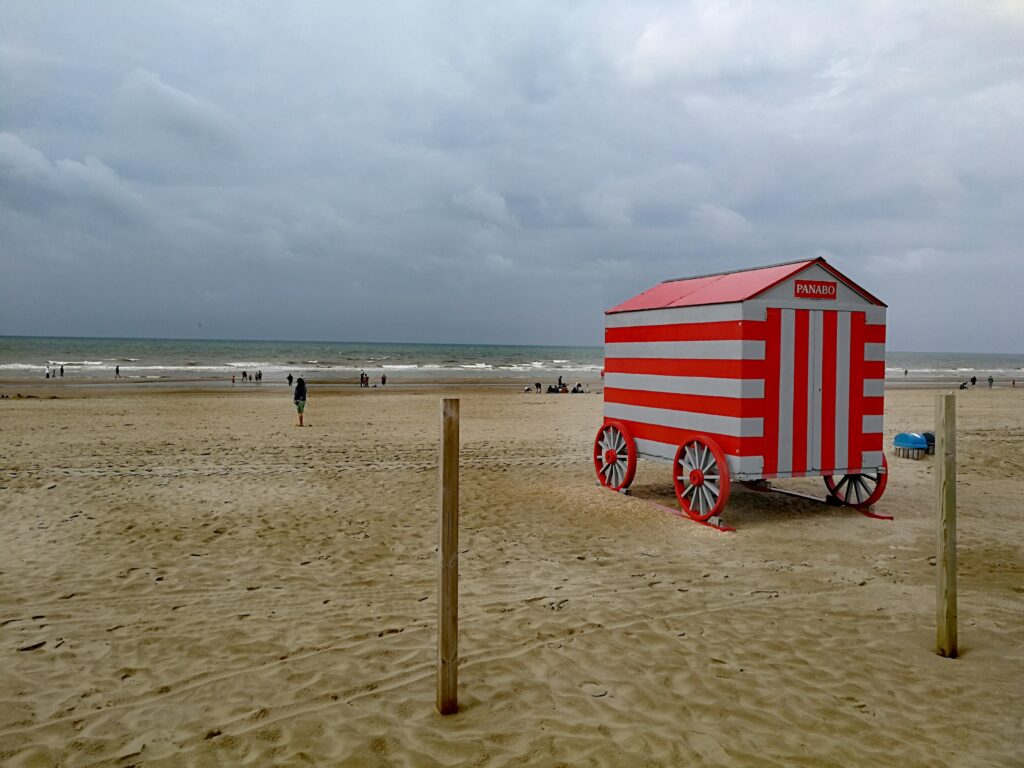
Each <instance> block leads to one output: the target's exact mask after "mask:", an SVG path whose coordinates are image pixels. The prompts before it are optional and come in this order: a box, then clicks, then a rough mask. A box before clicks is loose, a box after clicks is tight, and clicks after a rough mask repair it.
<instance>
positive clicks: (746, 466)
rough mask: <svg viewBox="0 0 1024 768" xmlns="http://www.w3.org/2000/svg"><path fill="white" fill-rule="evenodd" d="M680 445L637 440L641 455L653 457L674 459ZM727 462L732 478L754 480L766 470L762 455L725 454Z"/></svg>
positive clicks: (665, 459)
mask: <svg viewBox="0 0 1024 768" xmlns="http://www.w3.org/2000/svg"><path fill="white" fill-rule="evenodd" d="M678 449H679V446H678V445H671V444H669V443H659V442H657V441H655V440H640V439H637V441H636V450H637V452H638V453H639V454H640V455H641V456H645V457H647V458H651V459H661V460H664V461H673V460H675V457H676V451H677V450H678ZM725 463H726V464H727V465H728V466H729V476H730V479H732V480H752V479H756V478H758V477H760V476H761V474H762V471H763V470H764V459H763V458H762V457H760V456H730V455H729V454H726V455H725Z"/></svg>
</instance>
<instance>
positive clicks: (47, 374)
mask: <svg viewBox="0 0 1024 768" xmlns="http://www.w3.org/2000/svg"><path fill="white" fill-rule="evenodd" d="M46 378H48V379H56V378H57V370H56V369H54V371H53V373H50V366H46ZM60 378H62V379H63V378H64V366H63V365H62V366H61V367H60Z"/></svg>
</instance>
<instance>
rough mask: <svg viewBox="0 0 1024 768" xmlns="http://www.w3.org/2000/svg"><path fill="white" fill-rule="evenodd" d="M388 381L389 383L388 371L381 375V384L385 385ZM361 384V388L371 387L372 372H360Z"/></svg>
mask: <svg viewBox="0 0 1024 768" xmlns="http://www.w3.org/2000/svg"><path fill="white" fill-rule="evenodd" d="M387 383H388V375H387V374H386V373H382V374H381V375H380V385H381V386H382V387H383V386H385V385H386V384H387ZM359 386H360V388H365V389H369V388H370V374H368V373H367V372H366V371H360V372H359Z"/></svg>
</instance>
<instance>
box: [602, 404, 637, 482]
mask: <svg viewBox="0 0 1024 768" xmlns="http://www.w3.org/2000/svg"><path fill="white" fill-rule="evenodd" d="M594 470H595V471H596V472H597V479H598V480H599V481H600V482H601V485H603V486H604V487H605V488H611V489H612V490H613V491H621V490H623V489H624V488H629V486H630V484H631V483H632V482H633V476H634V475H635V474H636V441H635V440H634V439H633V436H632V435H631V434H629V430H628V429H626V426H625V425H624V424H622V423H621V422H618V421H609V422H608V423H606V424H604V425H603V426H602V427H601V428H600V429H599V430H598V431H597V437H596V438H594Z"/></svg>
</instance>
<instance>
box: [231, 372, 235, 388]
mask: <svg viewBox="0 0 1024 768" xmlns="http://www.w3.org/2000/svg"><path fill="white" fill-rule="evenodd" d="M231 386H232V387H233V386H235V374H233V373H232V374H231Z"/></svg>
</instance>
